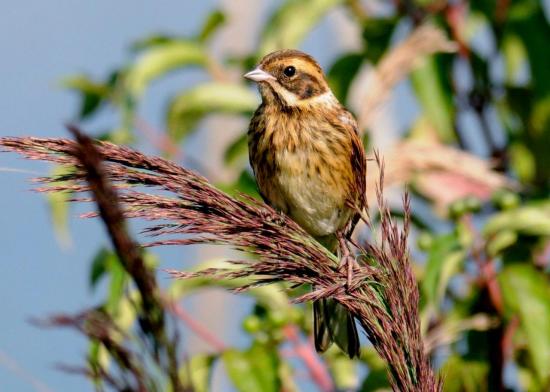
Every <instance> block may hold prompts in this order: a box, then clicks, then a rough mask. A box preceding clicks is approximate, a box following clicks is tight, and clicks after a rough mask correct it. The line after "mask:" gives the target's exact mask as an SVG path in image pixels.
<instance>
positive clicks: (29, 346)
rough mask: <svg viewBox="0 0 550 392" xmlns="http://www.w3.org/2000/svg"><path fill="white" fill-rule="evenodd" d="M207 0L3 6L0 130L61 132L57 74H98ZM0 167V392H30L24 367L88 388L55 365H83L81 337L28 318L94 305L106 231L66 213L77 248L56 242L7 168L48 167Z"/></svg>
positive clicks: (61, 384) (24, 186)
mask: <svg viewBox="0 0 550 392" xmlns="http://www.w3.org/2000/svg"><path fill="white" fill-rule="evenodd" d="M213 3H214V2H213V1H201V2H193V1H166V0H164V1H163V0H160V1H155V2H153V1H130V0H118V1H105V0H101V1H99V0H97V1H93V2H82V1H74V0H56V1H53V2H46V1H43V0H26V1H20V2H12V3H10V4H9V6H8V5H7V4H6V6H5V7H2V12H1V13H0V53H1V55H0V58H1V60H0V86H2V89H1V92H0V113H1V116H0V135H2V136H5V135H19V136H22V135H35V136H66V133H65V131H64V129H63V127H62V124H63V123H65V122H66V121H68V120H70V119H71V116H72V115H73V114H74V113H76V108H77V105H78V100H77V98H76V96H75V95H74V94H72V93H70V92H67V91H64V90H63V89H61V88H60V87H59V80H60V79H61V78H62V77H63V76H67V75H70V74H74V73H79V72H88V73H91V74H92V75H95V76H97V77H103V76H105V75H106V74H107V73H108V72H109V70H110V69H112V68H114V67H116V66H118V65H120V64H121V63H123V62H124V61H125V60H126V59H127V54H128V51H127V48H128V45H129V44H130V43H131V42H132V41H134V40H135V39H137V38H140V37H142V36H144V35H146V34H149V33H153V32H159V31H164V32H172V33H177V34H178V33H179V34H186V33H192V32H194V31H196V30H197V28H198V27H199V26H200V23H201V21H202V20H203V18H204V16H205V15H206V14H207V13H208V11H209V10H211V9H212V8H213V6H214V4H213ZM0 168H1V169H0V183H1V184H2V192H1V193H0V238H1V241H0V247H1V252H0V254H1V256H0V298H1V299H2V300H1V302H0V324H1V327H0V391H23V392H24V391H35V390H36V389H35V388H33V386H32V385H31V383H30V382H29V380H23V378H24V377H21V376H20V375H18V373H20V372H26V373H28V374H30V375H32V377H35V378H37V379H38V380H40V381H41V382H43V383H44V384H46V385H47V386H48V387H49V390H53V391H75V390H78V391H88V390H92V389H91V387H90V386H89V384H88V383H87V382H86V381H85V380H83V379H82V378H80V377H78V376H71V375H66V374H63V373H60V372H59V371H58V370H56V369H55V368H54V365H55V364H56V363H59V362H63V363H69V364H78V363H82V359H83V355H84V354H85V352H86V346H85V341H84V340H83V339H81V338H80V337H79V336H78V335H77V334H76V333H74V332H71V331H67V330H40V329H38V328H36V327H34V326H32V325H30V324H29V322H28V319H29V318H31V317H39V316H46V315H48V314H51V313H53V312H57V311H67V312H73V311H78V310H79V309H82V308H84V307H87V306H91V305H93V304H94V298H93V296H91V293H90V290H89V289H88V280H87V271H88V263H89V261H90V260H91V258H92V256H93V254H94V253H95V251H96V250H97V249H98V248H99V247H100V246H101V245H106V244H107V240H106V237H105V235H104V233H103V229H102V227H101V226H100V224H99V222H97V221H85V222H84V221H79V220H78V219H71V233H72V238H73V245H72V246H71V247H70V248H68V249H62V248H61V247H60V245H59V244H58V243H57V242H56V239H55V236H54V233H53V232H52V229H51V224H50V219H49V214H48V207H47V204H46V202H45V200H44V198H43V197H42V196H39V195H36V194H34V193H32V192H29V191H28V189H29V188H30V187H31V184H30V183H29V182H28V181H26V180H27V179H28V178H30V177H32V175H29V174H24V173H18V172H12V171H7V170H6V168H8V169H10V170H11V169H20V170H30V171H37V172H40V173H46V172H47V169H48V167H47V166H46V165H43V164H40V163H33V162H26V161H23V160H22V159H20V158H19V157H18V156H16V155H14V154H2V155H0ZM74 215H75V212H74V211H73V212H72V213H71V216H74ZM14 362H15V364H14ZM10 368H11V370H10ZM15 368H19V369H18V370H14V369H15Z"/></svg>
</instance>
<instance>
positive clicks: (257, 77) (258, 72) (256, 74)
mask: <svg viewBox="0 0 550 392" xmlns="http://www.w3.org/2000/svg"><path fill="white" fill-rule="evenodd" d="M244 77H245V78H247V79H249V80H252V81H254V82H266V81H268V80H275V78H274V77H273V75H271V74H269V73H267V72H265V71H264V70H262V69H260V67H258V68H255V69H253V70H252V71H250V72H248V73H246V74H244Z"/></svg>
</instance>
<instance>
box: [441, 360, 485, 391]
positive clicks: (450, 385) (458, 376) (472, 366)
mask: <svg viewBox="0 0 550 392" xmlns="http://www.w3.org/2000/svg"><path fill="white" fill-rule="evenodd" d="M488 373H489V365H488V364H487V363H486V362H482V361H474V360H464V359H462V358H460V357H458V356H456V355H453V356H451V357H449V359H448V360H447V362H445V365H443V368H442V369H441V371H440V374H441V376H442V378H443V380H445V383H444V391H445V392H488V390H489V389H488V385H487V375H488Z"/></svg>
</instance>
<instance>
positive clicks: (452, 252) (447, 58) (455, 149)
mask: <svg viewBox="0 0 550 392" xmlns="http://www.w3.org/2000/svg"><path fill="white" fill-rule="evenodd" d="M372 3H373V2H369V1H366V2H360V1H353V0H349V1H344V0H314V1H305V0H287V1H283V2H279V3H277V6H276V7H275V8H274V9H273V10H271V11H270V12H271V13H270V16H269V18H268V20H267V22H266V24H265V26H264V27H263V29H262V33H261V35H260V36H259V39H258V42H257V45H256V47H255V50H254V51H253V52H251V53H246V54H242V53H227V54H226V55H225V56H224V57H223V58H220V56H214V55H212V53H215V51H214V50H213V49H212V42H213V38H214V37H215V35H216V34H219V31H220V30H219V28H220V27H221V26H223V25H224V23H225V22H226V16H225V15H224V13H223V11H221V10H220V11H216V12H214V13H212V14H211V15H210V16H209V17H208V18H207V19H206V20H205V21H204V24H203V27H202V29H201V30H200V31H197V33H196V34H195V35H194V36H186V37H178V36H170V35H160V34H158V35H152V36H146V37H143V38H142V39H139V40H137V41H136V42H135V43H134V45H133V46H132V53H131V54H132V56H131V59H130V60H129V61H128V62H127V63H126V64H124V65H123V66H121V67H120V68H119V69H116V70H114V71H113V72H112V73H111V74H110V75H108V76H107V77H106V78H104V79H92V78H90V77H88V76H86V75H75V76H71V77H67V78H66V79H65V81H64V85H65V86H66V87H67V88H69V89H72V90H75V91H76V92H78V94H79V96H80V99H81V106H80V110H79V113H78V115H77V117H78V119H79V120H80V121H82V122H86V121H88V120H90V119H93V118H94V117H95V116H98V115H100V114H101V112H102V111H114V112H115V113H116V114H117V115H118V119H119V120H118V122H117V123H113V124H112V125H111V126H110V127H109V129H107V130H106V131H105V130H101V132H102V135H101V137H102V138H103V139H106V140H111V141H114V142H116V143H135V142H137V141H138V140H139V139H141V138H145V139H146V140H147V142H149V143H152V144H153V145H155V146H156V147H157V148H158V149H159V151H160V152H161V153H162V154H164V155H166V156H168V157H171V158H174V159H181V158H182V148H184V146H185V145H186V144H188V143H192V142H193V137H195V138H196V137H197V135H196V134H197V132H200V131H201V127H200V125H201V124H202V123H203V120H204V119H205V118H207V117H208V116H211V115H213V114H220V113H224V114H229V115H231V116H236V117H240V118H244V119H248V118H249V117H250V116H251V114H252V112H253V110H254V109H255V108H256V106H257V105H258V103H259V97H258V94H257V93H256V92H255V90H254V89H253V88H252V87H251V86H249V85H248V84H247V83H246V82H245V81H244V80H243V79H242V78H240V75H241V74H242V73H244V71H245V70H248V69H250V68H251V67H252V66H253V65H254V64H255V62H256V61H257V60H258V59H259V58H261V56H262V55H263V54H266V53H268V52H270V51H272V50H274V49H277V48H283V47H298V48H299V47H300V44H301V42H302V40H303V39H304V38H305V37H306V36H307V34H308V33H309V32H310V31H311V30H312V29H314V28H315V27H316V25H317V24H318V23H319V22H320V21H321V20H322V19H323V18H324V17H325V15H326V14H327V13H328V12H331V11H332V10H333V9H335V8H340V9H343V10H344V12H345V14H346V15H347V22H346V23H349V24H352V25H353V26H354V28H355V29H356V30H357V31H360V32H361V37H362V42H361V45H360V47H358V48H356V50H354V51H352V52H349V53H344V54H343V55H342V56H340V57H339V58H338V59H336V60H335V61H334V62H333V64H332V65H331V66H329V67H328V69H326V72H327V75H328V78H329V82H330V84H331V87H332V89H333V91H334V92H335V94H336V95H337V96H338V98H339V99H340V100H341V101H342V103H344V104H346V106H348V107H349V108H351V109H353V110H354V111H355V113H356V115H357V116H358V118H359V120H360V124H361V126H362V131H364V132H365V137H364V139H365V145H366V148H367V150H368V151H370V150H371V149H372V148H378V147H379V145H378V144H377V141H379V140H382V139H381V134H380V130H379V128H380V127H379V126H377V124H376V123H377V121H378V120H377V119H378V118H377V117H376V115H366V114H364V113H363V112H362V109H363V108H362V106H361V103H362V102H363V101H362V98H364V97H365V95H364V94H366V92H368V91H369V89H372V88H373V83H375V82H376V80H374V81H373V79H372V78H371V79H366V78H365V77H364V74H365V73H366V72H368V71H371V75H373V74H374V76H373V78H376V77H377V76H378V77H379V78H381V77H382V76H383V75H381V73H380V72H379V73H378V75H377V74H376V70H379V71H381V70H382V65H383V62H384V59H385V58H387V57H386V55H387V54H388V53H389V52H390V50H391V48H393V47H395V46H396V45H398V44H399V43H401V42H403V40H405V39H406V37H407V36H409V35H410V34H411V32H412V31H413V30H414V29H415V28H416V27H417V26H419V25H421V24H423V23H426V22H427V23H431V24H433V25H435V26H438V27H440V28H441V29H442V30H443V31H444V32H445V34H446V35H447V36H448V37H449V38H450V39H452V40H453V41H454V42H456V45H457V47H456V49H457V50H456V51H454V52H453V53H448V52H447V53H438V54H433V55H430V56H427V57H423V58H421V59H418V58H415V57H414V56H412V57H410V58H411V59H412V60H415V64H414V67H412V68H413V70H412V72H411V73H410V74H409V75H403V76H405V77H406V79H405V81H404V82H402V86H406V88H408V89H410V94H409V96H408V100H409V101H408V104H410V105H416V106H417V107H418V111H417V114H416V115H415V117H414V118H413V119H412V121H410V123H408V124H406V126H405V129H404V132H402V133H401V134H395V135H391V136H390V139H392V140H391V141H390V143H389V144H390V147H387V149H385V152H384V153H383V155H385V156H386V165H387V169H388V181H391V185H395V186H397V191H396V192H397V193H398V194H399V192H400V190H399V189H400V188H399V186H402V185H404V184H405V183H407V184H408V185H409V189H410V190H411V191H412V193H413V209H412V212H413V223H414V230H413V233H412V235H413V236H414V238H416V239H417V245H416V247H415V248H414V249H412V251H413V256H414V259H415V261H416V264H415V266H416V274H417V279H418V284H419V287H420V290H421V297H422V298H421V301H422V302H421V310H422V322H423V332H424V334H425V339H426V342H427V350H429V351H430V352H431V353H432V356H433V357H432V358H433V363H434V366H435V367H436V368H438V369H440V372H441V373H442V374H443V376H444V381H445V383H444V384H445V390H449V391H478V390H480V391H497V390H505V389H509V390H519V391H543V390H548V388H550V286H549V282H548V272H549V267H548V265H549V263H550V198H549V190H550V158H549V157H550V155H549V148H550V147H549V146H550V74H549V73H548V70H549V69H550V55H549V54H548V50H547V47H548V45H547V40H548V38H549V37H550V25H549V23H548V18H547V15H546V14H545V12H544V7H543V4H542V2H540V1H535V0H515V1H499V0H481V1H476V2H471V3H469V2H464V1H454V2H445V1H427V0H418V1H393V2H391V4H389V2H387V3H386V4H385V5H383V6H378V7H376V6H373V5H372ZM312 55H313V56H316V54H315V53H312ZM416 60H418V61H416ZM197 68H200V69H203V70H205V72H206V73H207V75H208V79H207V80H205V81H204V82H202V83H198V84H196V85H195V86H193V87H191V88H189V89H187V90H184V91H181V92H180V93H179V94H178V95H176V96H172V97H167V105H166V108H165V113H164V119H165V127H164V129H163V130H158V129H153V128H152V127H151V126H150V124H148V122H147V120H146V119H144V118H142V116H141V114H140V103H141V102H143V100H145V99H146V98H147V94H148V88H149V87H150V86H151V84H152V83H154V82H155V81H157V80H159V79H162V78H165V77H167V75H168V74H169V73H172V72H176V71H177V72H191V71H193V70H195V69H197ZM394 84H395V83H393V84H392V86H393V85H394ZM362 93H363V94H362ZM358 97H359V98H358ZM382 109H383V108H382ZM382 109H381V110H382ZM216 131H219V132H223V124H222V125H221V126H220V129H219V130H216ZM245 133H246V129H245V128H244V127H243V129H242V133H241V135H238V136H237V137H235V139H234V140H233V141H232V142H231V143H229V144H228V145H227V146H225V154H224V156H223V159H224V162H225V165H226V168H227V170H228V171H230V172H231V173H230V174H229V175H225V176H220V175H218V174H217V173H209V172H206V170H205V172H204V174H205V175H206V176H207V177H209V179H210V180H212V181H217V182H218V185H219V186H220V187H221V188H222V189H224V190H226V191H228V192H237V191H241V192H245V193H249V194H250V195H252V196H257V193H256V190H255V185H254V180H253V178H252V176H251V172H250V169H249V167H248V165H247V160H246V154H247V151H246V138H245ZM386 139H387V135H386ZM216 142H217V141H216V140H213V141H212V143H216ZM385 144H388V143H385ZM428 152H429V153H428ZM475 156H477V157H480V158H483V159H486V160H490V162H491V164H492V168H489V167H488V166H487V165H486V164H485V163H483V161H481V160H480V159H477V158H475ZM210 159H212V157H209V156H204V157H203V160H202V161H192V162H189V161H187V163H191V164H192V165H193V166H195V167H196V168H197V169H198V170H199V171H200V170H201V168H204V167H208V162H209V160H210ZM442 161H443V163H445V161H448V162H450V164H448V165H447V166H446V165H444V164H443V163H442ZM403 162H407V163H408V164H409V166H411V167H412V169H413V170H409V171H405V170H401V168H402V166H403ZM411 162H412V163H411ZM409 169H410V167H409ZM392 170H394V171H396V172H398V174H396V175H393V176H392V174H391V173H392ZM228 178H229V179H230V180H227V179H228ZM51 197H52V198H55V199H52V200H51V201H52V206H55V208H54V209H53V213H54V217H55V218H56V219H55V220H54V223H55V224H56V225H57V228H58V230H63V228H64V224H65V219H66V210H64V209H63V208H62V207H60V205H64V204H59V203H58V201H59V198H63V197H65V198H67V197H68V196H67V195H54V196H51ZM396 206H398V205H397V204H396ZM395 212H396V213H399V211H398V210H396V211H395ZM219 263H220V262H217V261H211V260H208V261H205V262H204V263H203V265H201V266H200V267H201V268H202V267H204V266H205V265H214V264H219ZM148 264H149V265H150V266H151V267H156V266H159V265H160V266H162V262H161V261H157V260H153V259H152V257H150V260H149V261H148ZM102 279H105V280H108V281H109V285H108V290H107V291H106V293H105V302H104V304H102V305H100V306H101V307H102V308H103V309H104V310H105V311H106V312H107V313H108V314H110V315H111V316H112V317H113V318H114V320H115V321H116V323H117V325H118V327H119V328H120V329H122V330H123V331H131V330H132V326H133V325H134V324H135V322H136V320H140V319H141V318H140V315H139V314H136V313H135V308H133V307H132V306H131V303H132V296H133V295H135V293H134V291H133V289H132V288H131V286H130V284H129V283H130V281H129V279H128V276H127V273H126V272H125V271H124V269H123V268H121V266H120V262H119V261H118V259H117V258H116V256H115V255H114V254H113V253H112V252H111V251H109V250H106V249H102V250H100V251H98V254H97V256H96V258H95V259H94V260H93V262H92V263H91V268H90V282H91V284H92V285H96V284H97V283H98V282H99V281H100V280H102ZM228 284H231V283H228V282H222V283H220V282H212V281H208V280H196V281H174V282H171V283H170V285H169V287H168V288H167V289H166V293H167V295H169V296H170V297H171V298H173V299H175V300H176V301H177V300H180V299H182V298H184V297H186V296H189V295H191V294H194V293H196V292H200V291H201V290H203V289H204V288H206V287H211V286H212V285H228ZM249 294H250V296H251V297H252V298H253V299H254V301H255V305H254V307H253V310H252V313H251V314H250V315H249V316H248V317H246V318H245V319H244V320H243V325H242V327H243V328H244V330H245V331H246V332H247V333H248V334H249V335H250V345H249V346H248V347H245V348H242V347H240V348H237V347H227V346H226V345H225V344H223V343H221V342H217V343H216V340H215V337H214V340H213V341H212V339H210V340H209V341H210V343H211V344H212V345H213V347H214V348H215V350H213V351H210V352H208V353H204V354H197V355H193V356H191V357H188V358H187V359H186V361H185V363H184V364H183V365H182V367H181V374H182V378H183V379H185V380H186V383H187V384H188V385H192V386H193V388H194V389H195V390H198V391H202V390H208V389H209V382H210V381H209V380H210V374H211V371H212V369H213V367H214V366H216V364H219V363H220V362H221V363H223V364H224V365H225V371H226V372H227V375H228V376H229V379H230V380H231V382H232V383H233V386H234V387H235V388H236V390H238V391H245V392H246V391H258V390H265V391H270V390H273V391H277V390H281V389H284V390H299V389H300V387H301V383H300V381H299V373H300V371H303V365H302V364H297V363H296V361H294V360H293V358H294V357H295V356H296V355H298V357H300V358H302V360H303V362H304V363H306V365H307V366H309V367H308V369H309V370H310V372H309V373H308V377H312V379H313V380H314V381H315V384H316V385H317V387H318V388H319V389H325V390H329V389H330V388H331V387H330V385H331V383H332V382H333V383H334V384H335V385H336V386H337V387H338V388H339V389H343V390H345V389H352V390H355V389H359V390H361V391H375V390H380V389H384V388H388V383H387V380H386V379H385V372H384V366H383V364H382V363H381V360H380V359H379V358H378V357H377V355H376V354H375V353H374V351H373V350H372V349H370V348H369V347H368V346H367V347H366V348H365V349H364V353H363V355H362V358H361V360H360V361H358V362H359V363H353V362H351V361H349V360H348V359H346V358H345V357H343V356H342V355H341V353H339V352H338V351H337V350H334V351H330V352H328V353H327V354H326V355H324V356H323V357H322V361H323V362H324V363H326V365H327V366H328V369H329V373H330V376H331V379H332V381H330V380H329V381H328V384H327V382H326V380H324V379H323V378H322V377H323V376H322V374H321V375H319V374H316V373H315V372H311V369H312V367H311V362H309V364H308V360H310V359H311V358H309V357H307V355H306V356H303V355H302V356H300V354H299V347H300V345H301V344H304V341H303V339H301V338H300V337H299V335H298V332H299V331H298V330H300V331H301V332H302V333H303V334H304V335H305V336H307V335H309V333H310V332H311V331H310V329H311V324H312V323H311V315H310V309H308V308H301V307H297V306H291V305H289V303H290V302H289V298H288V297H287V291H283V290H281V288H280V287H275V286H270V287H264V288H261V289H254V290H251V291H250V293H249ZM182 320H183V322H184V324H186V325H188V324H189V323H192V320H191V321H189V320H187V321H185V320H186V318H185V317H183V319H182ZM205 328H206V329H208V326H205ZM203 332H204V331H203ZM297 336H298V337H297ZM126 338H127V339H130V340H131V339H132V335H131V334H129V335H128V336H126V337H125V339H126ZM134 338H135V337H134ZM121 339H122V338H121ZM205 339H209V338H208V336H205ZM308 358H309V359H308ZM112 360H113V353H112V352H109V350H107V349H106V348H105V346H104V345H102V344H99V343H98V340H97V339H94V338H92V339H91V342H90V355H89V357H88V361H89V365H90V366H91V367H92V368H93V366H94V364H98V363H102V364H107V363H109V361H112ZM315 360H317V359H315ZM320 366H321V369H323V366H324V365H323V364H321V365H320ZM313 369H315V368H313ZM157 370H158V369H157ZM157 370H155V371H157ZM158 372H159V374H154V375H152V378H153V379H162V377H163V375H162V371H158ZM95 382H96V383H99V382H100V381H99V378H97V379H96V381H95ZM97 385H98V388H99V384H97ZM151 385H154V388H156V389H158V390H162V389H163V388H164V387H163V383H162V382H158V383H155V382H152V384H151ZM327 385H328V386H327Z"/></svg>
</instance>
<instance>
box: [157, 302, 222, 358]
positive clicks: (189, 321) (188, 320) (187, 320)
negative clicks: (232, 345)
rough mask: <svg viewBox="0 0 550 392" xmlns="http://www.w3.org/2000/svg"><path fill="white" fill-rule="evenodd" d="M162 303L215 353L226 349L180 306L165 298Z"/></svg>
mask: <svg viewBox="0 0 550 392" xmlns="http://www.w3.org/2000/svg"><path fill="white" fill-rule="evenodd" d="M164 302H165V304H166V309H167V310H168V311H169V312H170V313H172V314H173V315H174V316H176V317H177V318H179V319H180V320H181V321H182V322H183V323H184V324H185V325H187V326H188V327H189V329H190V330H191V331H193V332H194V333H195V334H196V335H197V336H199V337H200V338H201V339H202V340H204V341H205V342H206V343H208V344H209V345H210V346H212V347H213V348H214V349H215V350H216V351H218V352H220V351H224V350H225V349H226V345H225V343H224V342H222V341H221V340H220V339H219V338H218V337H217V336H216V335H214V334H213V333H212V332H210V331H209V330H208V329H207V328H206V327H205V326H204V325H202V324H201V323H200V322H198V321H197V320H195V319H194V318H193V317H191V315H189V313H187V311H186V310H185V309H183V307H182V306H181V305H180V304H178V303H177V302H175V301H173V300H171V299H168V298H166V297H164Z"/></svg>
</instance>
